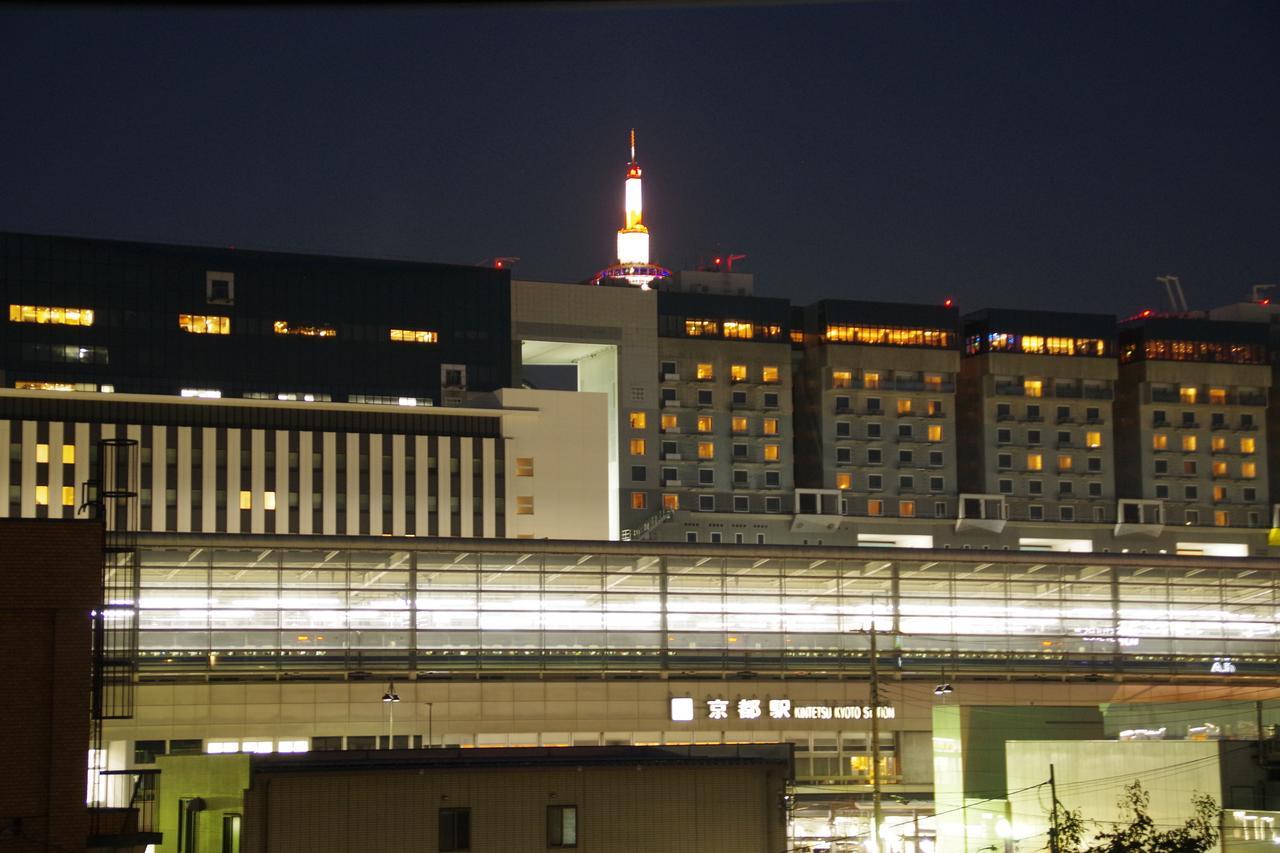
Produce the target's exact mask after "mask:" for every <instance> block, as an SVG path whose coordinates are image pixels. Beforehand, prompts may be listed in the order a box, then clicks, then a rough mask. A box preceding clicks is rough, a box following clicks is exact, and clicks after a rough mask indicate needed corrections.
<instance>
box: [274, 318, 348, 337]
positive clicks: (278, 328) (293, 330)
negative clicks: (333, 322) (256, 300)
mask: <svg viewBox="0 0 1280 853" xmlns="http://www.w3.org/2000/svg"><path fill="white" fill-rule="evenodd" d="M272 329H273V330H274V331H275V333H276V334H277V335H302V336H303V337H307V338H335V337H337V336H338V330H337V329H335V328H333V327H332V326H298V325H291V324H290V323H289V322H288V321H286V320H276V321H275V323H273V324H272Z"/></svg>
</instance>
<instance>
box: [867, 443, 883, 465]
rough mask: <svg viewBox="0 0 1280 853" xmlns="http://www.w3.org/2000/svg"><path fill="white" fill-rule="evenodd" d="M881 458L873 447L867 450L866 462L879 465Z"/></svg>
mask: <svg viewBox="0 0 1280 853" xmlns="http://www.w3.org/2000/svg"><path fill="white" fill-rule="evenodd" d="M882 461H883V460H882V459H881V458H880V451H879V450H878V449H876V448H874V447H872V448H869V449H868V450H867V464H868V465H879V464H880V463H881V462H882Z"/></svg>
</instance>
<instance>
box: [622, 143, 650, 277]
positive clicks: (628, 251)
mask: <svg viewBox="0 0 1280 853" xmlns="http://www.w3.org/2000/svg"><path fill="white" fill-rule="evenodd" d="M643 208H644V204H643V201H642V198H641V190H640V164H639V163H637V162H636V131H635V128H632V129H631V162H630V164H628V165H627V182H626V217H625V219H624V222H623V226H622V228H621V229H620V230H619V231H618V263H620V264H647V263H649V229H648V228H645V227H644V214H643Z"/></svg>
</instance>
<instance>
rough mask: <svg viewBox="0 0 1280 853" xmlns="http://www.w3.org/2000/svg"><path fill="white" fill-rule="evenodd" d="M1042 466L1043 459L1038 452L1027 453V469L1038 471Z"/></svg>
mask: <svg viewBox="0 0 1280 853" xmlns="http://www.w3.org/2000/svg"><path fill="white" fill-rule="evenodd" d="M1043 468H1044V459H1043V458H1042V457H1041V456H1040V454H1039V453H1028V454H1027V470H1028V471H1039V470H1041V469H1043Z"/></svg>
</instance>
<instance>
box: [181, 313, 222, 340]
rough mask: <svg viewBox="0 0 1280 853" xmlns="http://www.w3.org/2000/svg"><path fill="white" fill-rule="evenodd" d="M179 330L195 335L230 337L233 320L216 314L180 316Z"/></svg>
mask: <svg viewBox="0 0 1280 853" xmlns="http://www.w3.org/2000/svg"><path fill="white" fill-rule="evenodd" d="M178 328H179V329H181V330H182V331H184V332H190V333H191V334H193V335H229V334H231V318H230V317H219V316H218V315H216V314H179V315H178Z"/></svg>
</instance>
